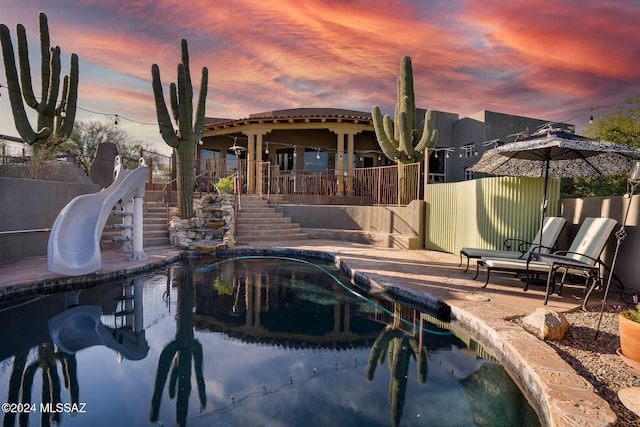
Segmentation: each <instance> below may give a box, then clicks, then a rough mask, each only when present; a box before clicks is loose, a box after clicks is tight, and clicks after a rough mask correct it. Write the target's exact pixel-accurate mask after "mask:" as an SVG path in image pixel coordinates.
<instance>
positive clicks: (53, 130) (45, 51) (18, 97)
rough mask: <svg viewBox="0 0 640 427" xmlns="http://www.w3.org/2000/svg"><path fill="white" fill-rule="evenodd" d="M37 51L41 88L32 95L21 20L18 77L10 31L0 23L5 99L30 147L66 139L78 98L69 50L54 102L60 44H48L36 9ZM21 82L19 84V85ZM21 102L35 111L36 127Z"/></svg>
mask: <svg viewBox="0 0 640 427" xmlns="http://www.w3.org/2000/svg"><path fill="white" fill-rule="evenodd" d="M38 19H39V24H40V55H41V66H40V71H41V81H42V92H41V95H40V98H36V96H35V95H34V92H33V87H32V84H31V67H30V64H29V49H28V46H27V35H26V31H25V28H24V26H23V25H22V24H17V25H16V34H17V40H18V60H19V61H20V81H18V70H17V68H16V62H15V54H14V50H13V43H12V41H11V34H10V32H9V28H7V26H6V25H4V24H0V43H1V44H2V59H3V61H4V69H5V73H6V76H7V86H8V89H9V101H10V102H11V109H12V111H13V118H14V122H15V125H16V129H17V130H18V133H19V134H20V136H21V137H22V139H24V140H25V141H26V142H27V143H29V144H31V145H33V146H34V147H38V148H39V147H46V146H47V145H55V144H59V143H61V142H64V141H66V140H67V139H68V138H69V136H70V135H71V132H72V131H73V123H74V121H75V117H76V103H77V98H78V55H76V54H75V53H72V54H71V66H70V73H69V74H68V75H65V76H64V78H63V83H62V97H61V99H60V103H59V104H58V105H57V106H56V102H58V94H59V91H60V68H61V67H60V47H59V46H55V47H51V45H50V40H49V25H48V23H47V15H45V14H44V13H42V12H40V14H39V15H38ZM21 86H22V88H21ZM22 98H24V102H25V103H26V104H27V105H28V106H29V107H31V108H33V109H34V110H36V111H37V113H38V122H37V128H36V129H35V130H34V129H33V128H32V126H31V124H30V123H29V118H28V117H27V113H26V111H25V108H24V104H23V101H22Z"/></svg>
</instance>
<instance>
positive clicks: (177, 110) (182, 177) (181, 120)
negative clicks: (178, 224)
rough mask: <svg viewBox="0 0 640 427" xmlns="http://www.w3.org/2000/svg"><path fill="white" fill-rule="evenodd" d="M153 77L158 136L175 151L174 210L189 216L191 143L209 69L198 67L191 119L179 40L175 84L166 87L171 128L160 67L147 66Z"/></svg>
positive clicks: (200, 123)
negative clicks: (197, 91) (196, 95)
mask: <svg viewBox="0 0 640 427" xmlns="http://www.w3.org/2000/svg"><path fill="white" fill-rule="evenodd" d="M151 76H152V78H153V95H154V97H155V101H156V113H157V116H158V125H159V126H160V134H161V135H162V139H164V142H166V143H167V145H169V146H170V147H173V149H174V151H175V153H176V160H177V168H178V209H179V210H180V218H183V219H187V218H191V217H192V216H193V186H194V181H195V172H194V161H195V145H196V144H197V142H198V141H199V140H200V138H202V133H203V132H204V110H205V102H206V98H207V84H208V81H209V71H208V70H207V67H203V68H202V82H201V83H200V98H199V100H198V108H197V110H196V117H195V123H194V122H193V87H192V85H191V74H190V72H189V51H188V49H187V41H186V40H185V39H182V62H181V63H180V64H178V84H177V86H176V84H175V83H171V85H170V87H169V91H170V98H171V112H172V114H173V119H174V121H175V122H176V125H177V129H175V130H174V128H173V124H172V122H171V117H170V116H169V111H168V110H167V106H166V104H165V101H164V94H163V91H162V82H161V81H160V68H159V67H158V65H156V64H153V65H152V66H151Z"/></svg>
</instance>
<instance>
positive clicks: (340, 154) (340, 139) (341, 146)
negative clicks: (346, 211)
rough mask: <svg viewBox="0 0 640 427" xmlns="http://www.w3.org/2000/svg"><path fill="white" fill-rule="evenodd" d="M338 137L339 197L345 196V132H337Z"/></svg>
mask: <svg viewBox="0 0 640 427" xmlns="http://www.w3.org/2000/svg"><path fill="white" fill-rule="evenodd" d="M336 134H337V135H338V149H337V151H336V170H337V172H338V176H337V186H338V188H337V191H336V194H337V195H338V196H342V195H343V194H344V132H336Z"/></svg>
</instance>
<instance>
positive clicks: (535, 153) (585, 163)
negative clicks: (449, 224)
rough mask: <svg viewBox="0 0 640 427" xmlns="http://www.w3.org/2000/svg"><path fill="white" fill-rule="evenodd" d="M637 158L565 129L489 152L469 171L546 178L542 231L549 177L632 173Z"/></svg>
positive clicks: (618, 147)
mask: <svg viewBox="0 0 640 427" xmlns="http://www.w3.org/2000/svg"><path fill="white" fill-rule="evenodd" d="M638 159H640V150H637V149H635V148H632V147H628V146H625V145H618V144H613V143H611V142H605V141H596V140H593V139H590V138H587V137H584V136H580V135H576V134H574V133H570V132H568V131H566V130H553V129H543V130H541V131H538V132H537V133H535V134H533V135H532V136H530V137H528V138H525V139H522V140H520V141H516V142H512V143H509V144H505V145H502V146H499V147H496V148H493V149H491V150H488V151H486V152H485V153H484V154H483V155H482V157H481V158H480V160H479V161H478V162H477V163H476V164H475V165H473V166H472V167H471V168H469V170H471V171H474V172H484V173H487V174H491V175H508V176H531V177H536V176H542V177H544V186H543V194H542V205H541V209H540V210H541V215H540V228H541V230H542V225H543V221H544V216H545V211H546V208H547V184H548V181H549V177H556V178H584V177H594V176H609V175H615V174H618V173H622V172H627V171H630V170H631V169H632V168H633V165H634V163H635V161H636V160H638ZM541 234H542V233H541ZM540 244H541V242H539V245H538V250H540Z"/></svg>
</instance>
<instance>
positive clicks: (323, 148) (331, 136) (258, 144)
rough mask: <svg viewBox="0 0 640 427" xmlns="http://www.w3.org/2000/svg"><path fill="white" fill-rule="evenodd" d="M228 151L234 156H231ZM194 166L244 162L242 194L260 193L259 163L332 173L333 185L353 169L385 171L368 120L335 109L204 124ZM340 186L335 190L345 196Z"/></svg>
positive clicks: (301, 110)
mask: <svg viewBox="0 0 640 427" xmlns="http://www.w3.org/2000/svg"><path fill="white" fill-rule="evenodd" d="M232 146H234V147H239V149H238V150H231V151H230V150H229V149H230V148H231V147H232ZM197 157H198V158H199V159H200V164H199V165H198V166H199V167H200V169H204V167H205V162H206V161H207V160H210V161H213V162H216V161H218V160H220V159H226V161H227V162H230V161H234V160H236V159H243V160H246V164H247V171H246V180H247V182H246V192H247V193H250V194H253V193H256V192H257V190H259V189H261V188H262V180H263V175H262V173H261V168H262V164H263V162H265V163H266V162H268V163H269V164H271V165H274V166H275V165H277V166H278V167H279V170H283V171H313V170H335V171H336V173H335V175H336V179H337V180H338V181H342V180H344V177H351V176H353V171H354V169H355V168H362V167H375V166H384V165H388V164H390V163H391V162H390V161H389V160H388V159H386V157H384V155H383V154H382V151H381V150H380V148H379V146H378V143H377V141H376V136H375V132H374V130H373V124H372V121H371V115H370V114H367V113H363V112H360V111H352V110H342V109H334V108H299V109H290V110H279V111H271V112H264V113H257V114H252V115H250V116H249V117H247V118H243V119H234V120H225V119H208V122H207V123H206V125H205V132H204V135H203V137H202V144H201V145H200V146H199V147H198V154H197ZM344 188H345V187H344V186H342V185H340V183H339V185H338V186H337V189H338V191H340V192H341V191H344Z"/></svg>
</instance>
